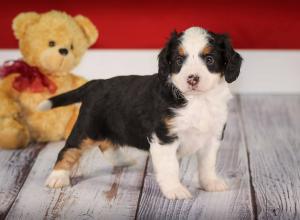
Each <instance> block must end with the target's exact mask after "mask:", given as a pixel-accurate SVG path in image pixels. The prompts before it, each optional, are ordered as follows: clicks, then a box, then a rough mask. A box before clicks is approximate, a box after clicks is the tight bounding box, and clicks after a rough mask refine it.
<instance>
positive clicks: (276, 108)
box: [240, 95, 300, 219]
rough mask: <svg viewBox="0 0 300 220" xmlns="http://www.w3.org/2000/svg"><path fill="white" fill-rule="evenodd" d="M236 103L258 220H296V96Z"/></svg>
mask: <svg viewBox="0 0 300 220" xmlns="http://www.w3.org/2000/svg"><path fill="white" fill-rule="evenodd" d="M240 102H241V107H242V108H241V110H242V116H243V125H244V127H245V133H246V134H247V136H246V144H247V147H248V151H249V159H250V169H251V176H252V184H253V188H254V192H255V196H256V200H255V202H256V205H257V217H258V219H300V169H299V167H300V96H293V95H289V96H284V95H282V96H276V95H273V96H270V95H268V96H263V95H260V96H257V95H243V96H241V98H240Z"/></svg>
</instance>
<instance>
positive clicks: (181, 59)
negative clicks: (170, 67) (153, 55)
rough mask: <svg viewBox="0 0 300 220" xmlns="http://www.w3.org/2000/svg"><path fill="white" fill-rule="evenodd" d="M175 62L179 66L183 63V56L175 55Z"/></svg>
mask: <svg viewBox="0 0 300 220" xmlns="http://www.w3.org/2000/svg"><path fill="white" fill-rule="evenodd" d="M176 64H177V65H178V66H181V65H182V64H183V57H177V58H176Z"/></svg>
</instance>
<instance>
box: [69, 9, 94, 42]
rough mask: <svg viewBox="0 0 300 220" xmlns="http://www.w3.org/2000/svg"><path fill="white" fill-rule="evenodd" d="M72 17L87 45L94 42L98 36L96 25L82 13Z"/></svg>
mask: <svg viewBox="0 0 300 220" xmlns="http://www.w3.org/2000/svg"><path fill="white" fill-rule="evenodd" d="M74 19H75V21H76V23H77V24H78V25H79V26H80V28H81V29H82V31H83V33H84V35H85V37H86V39H87V42H88V44H89V46H91V45H92V44H94V43H95V42H96V40H97V38H98V31H97V28H96V26H95V25H94V24H93V23H92V22H91V21H90V20H89V19H88V18H87V17H84V16H82V15H77V16H76V17H75V18H74Z"/></svg>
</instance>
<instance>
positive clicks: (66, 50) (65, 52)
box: [58, 48, 69, 56]
mask: <svg viewBox="0 0 300 220" xmlns="http://www.w3.org/2000/svg"><path fill="white" fill-rule="evenodd" d="M58 52H59V53H60V54H61V55H63V56H67V55H68V53H69V51H68V49H67V48H60V49H59V50H58Z"/></svg>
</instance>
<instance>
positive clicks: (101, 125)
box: [39, 27, 242, 199]
mask: <svg viewBox="0 0 300 220" xmlns="http://www.w3.org/2000/svg"><path fill="white" fill-rule="evenodd" d="M158 58H159V71H158V74H154V75H148V76H133V75H132V76H118V77H114V78H111V79H107V80H93V81H90V82H88V83H86V84H85V85H83V86H82V87H80V88H78V89H76V90H73V91H70V92H67V93H64V94H61V95H59V96H55V97H53V98H50V99H49V100H47V101H44V102H43V103H41V104H40V106H39V108H40V110H47V109H51V108H55V107H58V106H64V105H69V104H72V103H75V102H81V103H82V105H81V109H80V114H79V116H78V119H77V122H76V124H75V126H74V128H73V131H72V132H71V134H70V136H69V138H68V139H67V141H66V144H65V147H64V148H63V149H62V150H61V151H60V153H59V155H58V158H57V161H56V163H55V166H54V170H53V171H52V173H51V174H50V176H49V177H48V179H47V182H46V184H47V185H48V186H49V187H63V186H67V185H69V184H70V173H71V171H72V168H73V167H74V165H75V164H76V163H77V162H78V160H79V158H80V156H81V155H82V153H83V151H84V150H85V149H87V148H88V147H89V146H91V145H95V144H97V145H98V146H99V148H100V150H101V151H102V152H103V154H104V155H105V156H106V157H108V159H109V160H111V161H113V163H114V165H127V164H130V162H131V161H130V160H129V159H128V157H126V155H123V151H121V150H120V147H121V146H132V147H136V148H139V149H142V150H149V151H150V154H151V157H152V161H153V166H154V171H155V174H156V180H157V182H158V184H159V187H160V189H161V191H162V193H163V194H164V195H165V196H166V197H167V198H169V199H184V198H189V197H191V194H190V192H189V191H188V189H187V188H186V187H185V186H183V185H182V184H181V182H180V178H179V163H178V159H179V158H180V157H182V156H186V155H190V154H194V153H195V154H196V155H197V157H198V171H199V175H198V176H199V181H200V185H201V186H202V187H203V188H204V189H205V190H207V191H223V190H226V189H227V184H226V182H225V181H224V180H223V179H221V178H220V177H218V175H217V174H216V170H215V163H216V156H217V151H218V148H219V146H220V142H221V139H222V133H223V131H224V128H225V123H226V120H227V111H228V110H227V101H228V100H229V99H230V98H231V93H230V91H229V89H228V85H227V83H231V82H233V81H234V80H236V79H237V77H238V75H239V72H240V67H241V63H242V58H241V56H240V55H239V54H238V53H237V52H236V51H234V50H233V48H232V46H231V43H230V40H229V38H228V37H227V36H226V35H222V34H215V33H212V32H209V31H207V30H204V29H202V28H200V27H192V28H189V29H187V30H185V31H184V32H182V33H177V32H174V33H172V34H171V37H170V39H169V40H168V42H167V43H166V45H165V47H164V48H163V49H162V50H161V52H160V54H159V56H158Z"/></svg>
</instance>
